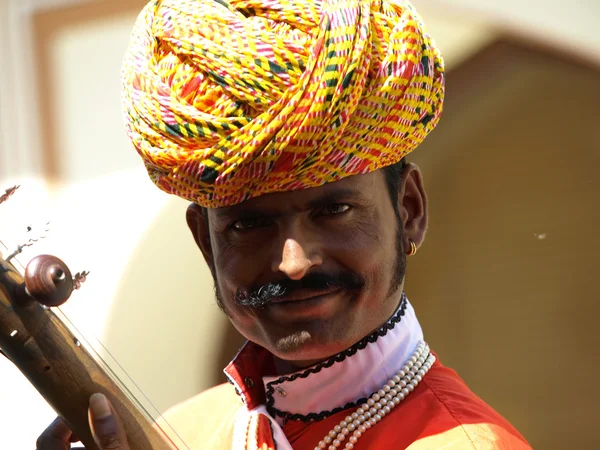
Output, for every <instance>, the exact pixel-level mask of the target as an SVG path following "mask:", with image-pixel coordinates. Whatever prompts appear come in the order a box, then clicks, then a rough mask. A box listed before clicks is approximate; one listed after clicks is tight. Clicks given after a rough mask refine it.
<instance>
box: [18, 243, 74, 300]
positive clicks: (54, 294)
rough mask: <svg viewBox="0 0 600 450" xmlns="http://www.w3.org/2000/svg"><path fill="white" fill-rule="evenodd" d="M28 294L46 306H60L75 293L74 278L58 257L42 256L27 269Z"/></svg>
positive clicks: (28, 265)
mask: <svg viewBox="0 0 600 450" xmlns="http://www.w3.org/2000/svg"><path fill="white" fill-rule="evenodd" d="M25 287H26V288H27V293H28V294H29V295H30V296H31V297H33V298H34V299H35V300H36V301H38V302H40V303H41V304H42V305H45V306H60V305H62V304H63V303H65V302H66V301H67V300H68V299H69V297H70V296H71V293H72V292H73V277H72V275H71V271H70V270H69V268H68V267H67V265H66V264H65V263H64V262H62V261H61V260H60V259H58V258H57V257H56V256H50V255H40V256H36V257H35V258H33V259H32V260H31V261H30V262H29V264H27V268H26V269H25Z"/></svg>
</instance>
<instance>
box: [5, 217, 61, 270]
mask: <svg viewBox="0 0 600 450" xmlns="http://www.w3.org/2000/svg"><path fill="white" fill-rule="evenodd" d="M49 225H50V222H46V226H45V227H44V228H45V229H44V234H42V235H40V236H38V237H36V238H33V237H32V238H29V240H28V241H27V242H26V243H24V244H20V245H17V248H16V249H15V251H13V252H12V253H11V254H10V255H8V256H7V257H6V261H7V262H10V260H11V259H13V258H14V257H15V256H17V255H20V254H21V253H23V250H24V249H25V248H26V247H31V246H32V245H33V244H35V243H36V242H38V241H40V240H42V239H45V238H46V234H45V233H48V231H50V228H49ZM32 230H33V228H32V227H31V226H28V227H27V232H28V233H30V232H31V231H32Z"/></svg>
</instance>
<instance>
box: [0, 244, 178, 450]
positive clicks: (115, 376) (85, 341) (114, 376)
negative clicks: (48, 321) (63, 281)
mask: <svg viewBox="0 0 600 450" xmlns="http://www.w3.org/2000/svg"><path fill="white" fill-rule="evenodd" d="M0 245H2V247H4V249H5V250H6V251H9V249H8V247H7V246H6V245H5V244H4V242H3V241H2V240H0ZM12 261H14V263H16V266H18V268H19V269H20V270H21V274H23V273H24V272H25V266H24V265H23V264H22V263H21V261H20V260H19V256H15V257H13V259H12ZM70 308H71V307H70ZM56 309H57V310H58V311H60V315H58V314H55V315H56V316H57V317H58V318H59V320H61V321H62V322H63V323H64V324H65V325H67V326H68V327H69V328H71V330H72V331H74V332H75V333H76V334H77V335H78V336H77V337H78V339H79V340H80V342H82V343H83V344H84V345H85V348H86V349H87V350H88V351H89V352H91V353H93V355H92V356H93V357H94V359H96V361H98V362H100V363H101V364H102V366H103V368H104V370H106V371H107V372H109V375H110V376H111V377H112V379H113V380H114V381H115V382H117V383H118V384H119V385H120V387H121V389H122V390H123V392H124V393H126V394H127V395H128V396H129V398H130V400H131V401H132V402H134V404H135V405H136V406H137V407H138V409H140V410H141V412H143V413H144V414H145V415H146V417H148V418H150V419H151V420H153V421H154V422H156V421H155V420H154V418H153V416H152V414H151V413H150V412H149V411H148V409H147V408H146V407H145V406H144V405H143V404H142V403H141V402H140V401H139V400H138V399H137V398H136V397H135V395H134V394H133V393H132V392H131V390H130V389H129V387H127V384H126V383H125V382H123V380H122V379H121V377H119V375H118V374H117V373H116V372H115V371H114V370H113V368H112V367H111V365H110V364H109V363H108V362H107V361H106V360H105V358H104V357H103V356H102V355H101V354H99V353H98V352H97V351H96V350H95V348H94V346H93V345H91V343H90V340H89V339H88V338H87V337H86V335H85V334H84V333H82V332H81V331H80V330H79V328H78V327H77V326H76V325H75V324H74V322H73V321H72V320H71V319H70V318H69V315H68V314H67V312H66V311H64V308H63V307H60V306H59V307H57V308H56ZM94 341H95V342H96V343H97V344H98V345H99V346H100V347H101V348H102V350H103V351H105V352H106V354H107V355H108V356H109V357H110V359H111V360H112V362H113V363H114V364H116V365H117V366H118V367H119V369H120V370H121V371H122V373H123V374H124V375H125V377H126V378H127V379H128V380H129V381H130V382H131V383H132V384H133V385H134V386H135V388H136V389H137V391H138V392H139V393H140V394H141V395H142V396H143V397H144V399H145V400H146V401H147V402H148V404H149V405H150V406H151V408H152V409H153V410H154V413H155V414H157V415H158V417H159V418H160V419H161V420H162V421H163V423H164V424H165V425H166V426H167V427H168V428H169V429H170V431H172V432H173V433H174V435H175V436H176V437H177V439H178V440H179V443H180V444H181V445H183V446H184V448H185V449H187V450H190V447H189V446H188V445H187V444H186V443H185V441H184V440H183V438H182V437H181V436H180V435H179V433H178V432H177V430H175V429H174V428H173V426H172V425H171V424H170V423H169V422H168V421H167V419H166V418H165V417H164V416H163V414H162V413H161V412H160V411H159V409H158V408H157V407H156V406H155V405H154V403H153V402H152V400H150V398H149V397H148V396H147V395H146V393H145V392H144V391H143V390H142V389H141V387H140V386H139V385H138V384H137V383H136V382H135V380H134V379H133V377H132V376H131V375H130V374H129V373H128V372H127V370H125V368H124V367H123V366H122V365H121V364H120V363H119V361H118V360H117V358H115V357H114V355H113V354H112V353H111V351H110V350H109V349H108V348H107V347H106V346H105V345H104V344H103V343H102V341H100V339H98V338H97V337H96V336H94ZM155 424H156V423H155ZM156 425H157V426H158V427H159V428H160V429H161V430H162V431H163V432H164V429H163V427H162V426H161V425H158V424H156ZM164 434H165V437H167V438H169V439H170V441H171V443H172V444H173V445H175V443H173V442H172V439H171V438H170V437H169V436H167V435H166V432H164ZM176 448H179V447H177V446H176Z"/></svg>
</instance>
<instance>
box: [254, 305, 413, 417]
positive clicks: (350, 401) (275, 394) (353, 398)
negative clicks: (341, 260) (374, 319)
mask: <svg viewBox="0 0 600 450" xmlns="http://www.w3.org/2000/svg"><path fill="white" fill-rule="evenodd" d="M421 340H423V331H422V330H421V325H420V324H419V321H418V320H417V317H416V315H415V311H414V309H413V307H412V305H411V304H410V303H409V301H408V299H407V298H406V297H405V296H403V298H402V302H401V304H400V307H399V308H398V310H397V311H396V313H395V314H394V315H393V316H392V317H391V318H390V320H389V321H388V322H387V323H386V324H385V325H383V326H382V327H381V328H379V329H378V330H377V331H375V332H374V333H372V334H370V335H369V336H367V337H365V338H364V339H362V340H361V341H359V342H358V343H356V344H355V345H353V346H352V347H350V348H349V349H347V350H345V351H343V352H342V353H339V354H337V355H335V356H333V357H331V358H329V359H328V360H327V361H324V362H321V363H319V364H317V365H315V366H312V367H309V368H308V369H305V370H302V371H299V372H295V373H292V374H289V375H285V376H281V377H272V376H265V377H262V380H263V384H264V389H265V394H266V409H267V411H268V412H269V414H270V415H271V417H273V418H275V419H276V420H277V422H278V423H279V424H283V423H284V422H285V421H287V420H303V421H312V420H321V419H323V418H325V417H328V416H330V415H332V414H335V413H337V412H339V411H342V410H344V409H347V408H350V407H353V406H359V405H360V404H362V403H364V402H366V399H367V398H368V397H369V396H370V395H371V394H372V393H373V392H375V391H376V390H377V389H379V388H380V387H381V386H382V385H383V384H384V383H385V382H386V381H388V380H389V379H390V378H392V377H393V376H394V374H395V373H397V372H398V370H400V368H401V367H402V365H403V364H404V363H405V362H406V360H407V359H408V358H409V357H410V355H411V354H412V353H413V352H414V351H415V349H416V347H417V343H418V342H419V341H421Z"/></svg>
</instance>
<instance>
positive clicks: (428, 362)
mask: <svg viewBox="0 0 600 450" xmlns="http://www.w3.org/2000/svg"><path fill="white" fill-rule="evenodd" d="M434 362H435V356H434V355H433V354H432V353H430V352H429V346H428V345H427V343H426V342H424V341H419V344H418V345H417V349H416V350H415V352H414V353H413V354H412V356H411V357H410V358H409V359H408V361H407V362H406V364H405V365H404V367H402V369H401V370H400V371H399V372H398V373H397V374H396V375H394V376H393V377H392V378H391V379H390V380H389V381H388V382H387V383H386V384H384V385H383V387H382V388H381V389H380V390H379V391H377V392H375V393H374V394H373V395H371V397H369V399H368V400H367V403H366V404H364V405H362V406H361V407H360V408H358V409H357V410H356V411H355V412H354V413H352V415H350V416H347V417H346V418H345V419H344V420H342V421H341V422H340V423H339V424H338V425H336V426H335V427H334V428H333V429H332V430H331V431H330V432H329V433H328V434H327V436H325V437H324V438H323V440H322V441H320V442H319V444H318V445H317V446H316V447H315V450H322V449H328V450H336V449H338V448H340V447H341V445H342V444H343V442H344V441H345V440H346V439H348V442H346V446H345V447H344V449H346V450H352V449H354V445H355V444H356V442H357V441H358V439H360V437H361V436H362V435H363V434H364V433H365V432H366V431H367V430H368V429H369V428H371V427H372V426H374V425H375V424H377V423H378V422H380V421H381V419H383V418H384V417H385V416H386V415H387V414H389V413H390V411H391V410H392V409H394V408H395V407H396V406H398V405H399V404H400V402H401V401H402V400H404V399H405V398H406V397H407V396H408V394H410V393H411V392H412V391H413V390H414V389H415V387H417V385H418V384H419V382H420V381H421V380H422V379H423V377H424V376H425V374H426V373H427V372H428V371H429V369H430V368H431V366H432V365H433V363H434Z"/></svg>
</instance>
